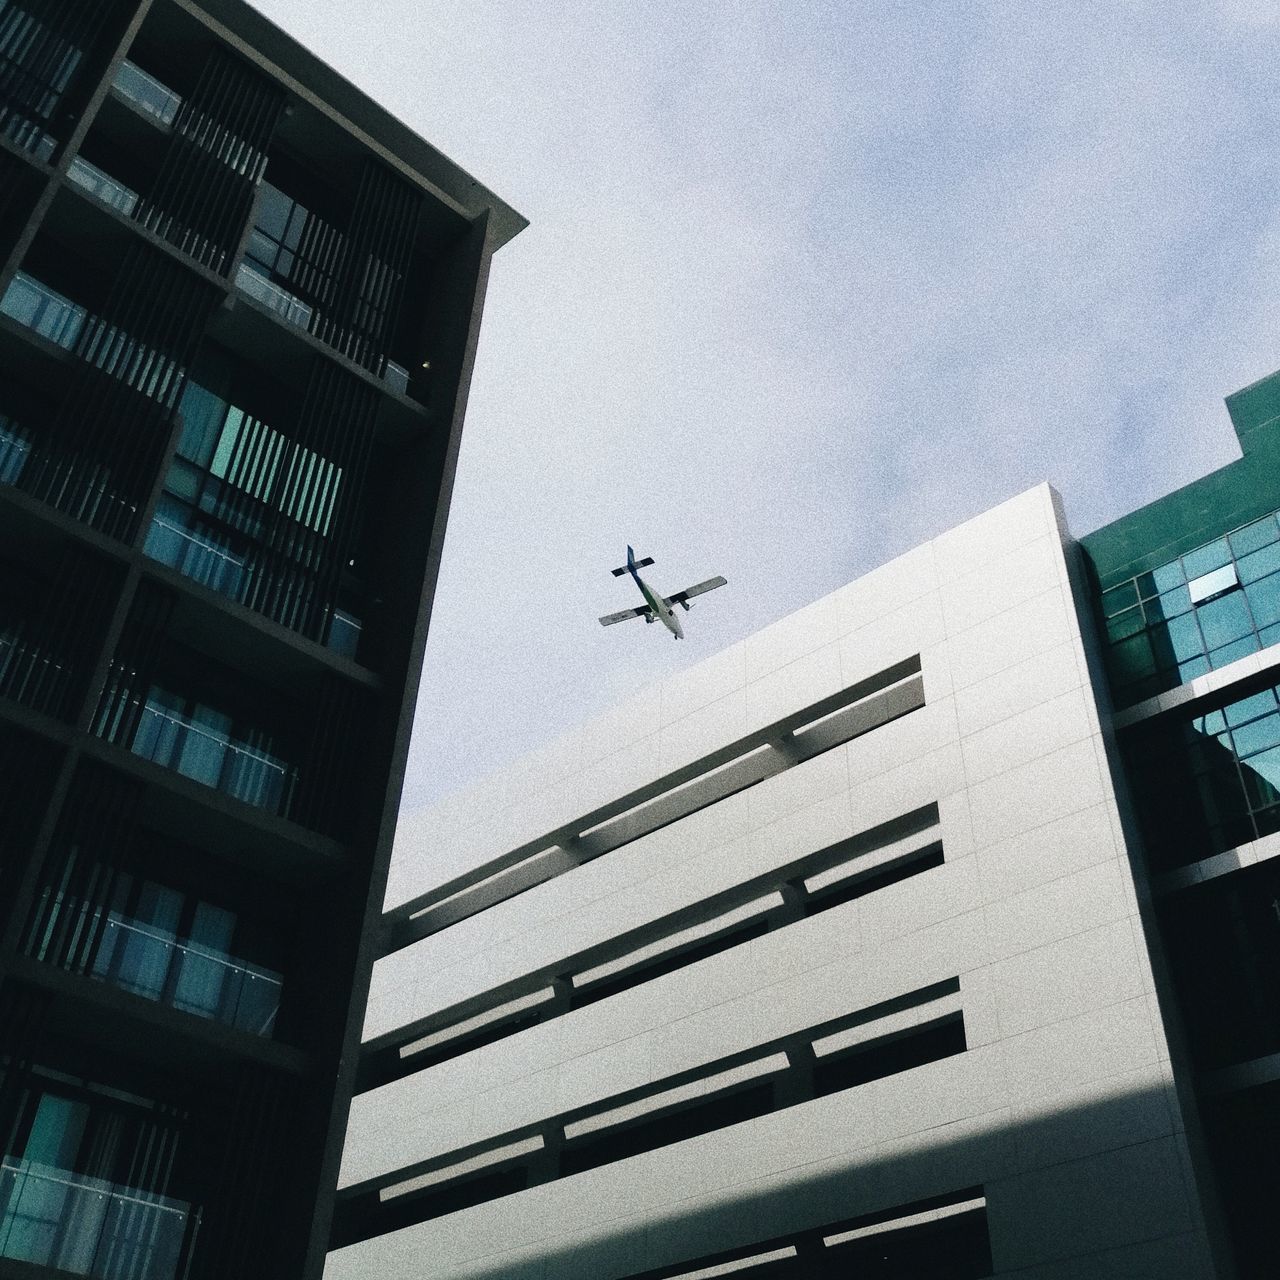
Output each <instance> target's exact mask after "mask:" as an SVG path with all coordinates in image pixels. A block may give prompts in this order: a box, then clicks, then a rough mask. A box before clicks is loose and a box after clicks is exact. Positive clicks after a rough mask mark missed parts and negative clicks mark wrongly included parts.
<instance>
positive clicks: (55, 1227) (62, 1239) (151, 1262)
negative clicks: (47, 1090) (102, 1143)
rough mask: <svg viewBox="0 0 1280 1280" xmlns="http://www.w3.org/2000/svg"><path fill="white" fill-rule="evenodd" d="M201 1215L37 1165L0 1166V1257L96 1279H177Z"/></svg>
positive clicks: (143, 1193) (16, 1162)
mask: <svg viewBox="0 0 1280 1280" xmlns="http://www.w3.org/2000/svg"><path fill="white" fill-rule="evenodd" d="M199 1223H200V1213H199V1210H193V1209H192V1207H191V1206H190V1205H189V1204H185V1203H183V1202H182V1201H179V1200H172V1199H169V1198H167V1197H165V1196H160V1195H155V1194H152V1193H150V1192H147V1191H140V1190H136V1189H134V1188H130V1187H125V1186H121V1185H119V1184H116V1183H112V1182H107V1181H105V1180H103V1179H101V1178H90V1177H86V1176H84V1175H82V1174H78V1173H71V1172H68V1171H66V1170H64V1169H58V1168H56V1167H53V1166H50V1165H45V1164H40V1163H37V1162H35V1161H28V1160H14V1159H12V1158H6V1159H5V1160H4V1162H3V1163H2V1164H0V1257H3V1258H11V1259H13V1260H15V1261H18V1262H25V1263H29V1264H31V1265H33V1266H37V1267H50V1268H54V1269H56V1270H57V1272H58V1273H59V1274H62V1273H70V1274H72V1275H78V1276H92V1277H95V1278H96V1280H177V1278H178V1277H179V1276H180V1275H181V1274H185V1272H186V1269H187V1264H188V1262H189V1260H190V1257H191V1255H192V1252H193V1250H194V1247H195V1241H196V1233H197V1229H198V1227H199Z"/></svg>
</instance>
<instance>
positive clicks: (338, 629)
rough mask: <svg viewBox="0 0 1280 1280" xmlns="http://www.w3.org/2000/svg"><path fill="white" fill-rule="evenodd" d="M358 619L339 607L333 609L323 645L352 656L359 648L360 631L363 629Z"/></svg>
mask: <svg viewBox="0 0 1280 1280" xmlns="http://www.w3.org/2000/svg"><path fill="white" fill-rule="evenodd" d="M363 629H364V628H363V624H362V623H361V621H360V619H359V618H357V617H354V616H353V615H352V614H349V613H346V612H344V611H343V610H341V609H335V610H334V611H333V616H332V617H331V618H330V620H329V634H328V636H327V638H326V639H325V646H326V647H327V648H329V649H332V650H333V651H334V653H340V654H342V655H343V656H344V657H347V658H354V657H355V656H356V651H357V650H358V649H359V648H360V632H361V631H362V630H363Z"/></svg>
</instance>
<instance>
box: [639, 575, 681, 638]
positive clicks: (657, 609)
mask: <svg viewBox="0 0 1280 1280" xmlns="http://www.w3.org/2000/svg"><path fill="white" fill-rule="evenodd" d="M628 572H629V573H630V574H631V576H632V577H633V578H634V579H635V580H636V586H637V587H639V588H640V594H641V595H642V596H644V601H645V604H647V605H648V606H649V608H650V609H652V610H653V616H654V617H655V618H657V619H658V621H659V622H661V623H662V625H663V626H664V627H666V629H667V630H668V631H670V632H671V634H672V635H673V636H675V638H676V639H677V640H683V639H684V628H683V627H681V625H680V619H679V618H677V617H676V615H675V610H674V609H672V608H671V606H670V605H666V604H663V603H662V597H661V596H660V595H658V593H657V592H656V591H654V590H653V588H652V587H650V586H649V584H648V583H647V582H646V581H645V580H644V579H643V578H642V577H641V576H640V574H639V572H638V571H637V570H635V569H629V570H628Z"/></svg>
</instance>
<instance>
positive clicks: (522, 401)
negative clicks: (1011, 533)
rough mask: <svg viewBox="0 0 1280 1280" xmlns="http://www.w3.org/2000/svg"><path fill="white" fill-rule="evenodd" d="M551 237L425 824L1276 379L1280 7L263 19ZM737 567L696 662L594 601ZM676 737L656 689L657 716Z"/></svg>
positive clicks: (487, 468)
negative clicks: (708, 662)
mask: <svg viewBox="0 0 1280 1280" xmlns="http://www.w3.org/2000/svg"><path fill="white" fill-rule="evenodd" d="M255 2H256V3H257V4H258V7H259V8H261V9H262V11H263V12H265V13H266V14H267V16H268V17H270V18H271V19H273V20H274V21H275V22H277V23H278V24H279V25H281V26H282V27H283V28H284V29H285V30H286V31H288V32H289V33H290V34H291V35H293V36H294V37H296V38H297V39H298V40H300V41H301V42H302V43H304V44H305V45H307V46H308V47H309V48H310V49H312V50H313V51H314V52H315V53H316V54H317V55H318V56H320V57H321V58H323V59H324V60H325V61H327V62H329V63H330V64H331V65H332V66H334V67H335V68H336V69H337V70H338V71H340V72H341V73H342V74H344V75H345V76H347V77H348V78H349V79H351V80H352V81H354V82H355V84H357V85H358V86H359V87H360V88H361V89H363V90H364V91H365V92H366V93H368V94H370V95H371V96H372V97H373V98H375V99H377V100H378V101H379V102H380V103H382V104H383V105H384V106H385V107H387V108H388V109H389V110H390V111H391V112H393V113H394V114H395V115H397V116H399V117H400V118H401V119H403V120H404V121H406V122H407V123H408V124H409V125H410V126H411V127H412V128H413V129H415V130H416V131H417V132H419V133H421V134H422V135H423V136H424V137H425V138H427V139H428V140H429V141H430V142H432V143H433V144H434V145H435V146H437V147H438V148H440V149H441V150H442V151H443V152H444V153H445V154H446V155H448V156H450V158H451V159H453V160H454V161H455V162H456V163H457V164H459V165H460V166H461V167H462V168H464V169H466V170H467V171H468V172H470V173H471V174H472V175H473V176H474V177H475V178H477V179H478V180H479V181H480V182H482V183H483V184H484V185H486V186H488V187H489V188H490V189H491V190H493V191H494V192H496V193H497V194H498V195H500V196H501V197H502V198H503V199H504V200H506V201H507V202H508V203H509V204H511V205H513V206H514V207H515V208H516V209H518V210H519V211H520V212H521V213H523V214H524V215H525V216H526V217H527V218H528V219H529V221H530V225H529V227H528V228H527V229H526V230H525V231H523V232H521V234H520V235H519V236H517V237H516V238H515V239H514V240H513V241H511V242H510V243H509V244H508V245H507V246H505V247H504V248H503V249H502V250H501V251H500V252H499V253H498V254H497V256H496V257H495V259H494V262H493V269H492V273H491V275H490V280H489V291H488V297H487V301H486V305H485V317H484V322H483V327H482V330H481V335H480V348H479V353H478V357H477V361H476V366H475V372H474V376H473V380H472V385H471V394H470V402H469V406H468V410H467V416H466V425H465V428H464V431H463V438H462V449H461V454H460V458H459V463H458V472H457V481H456V485H455V488H454V493H453V504H452V509H451V512H450V516H449V526H448V534H447V538H446V541H445V547H444V556H443V562H442V565H441V571H440V580H439V585H438V589H437V592H436V598H435V606H434V611H433V615H432V622H431V630H430V636H429V640H428V647H427V655H426V664H425V668H424V674H423V683H422V688H421V693H420V696H419V700H418V708H417V715H416V719H415V724H414V733H413V740H412V745H411V748H410V757H409V764H408V772H407V776H406V780H405V789H404V798H403V802H402V808H401V814H402V819H403V818H409V817H412V815H413V814H415V813H417V812H420V811H422V810H424V809H426V808H428V807H430V806H431V805H432V804H434V803H435V802H436V801H438V800H439V799H441V798H442V797H444V796H447V795H449V794H451V793H453V792H455V791H457V790H459V789H461V788H463V787H465V786H467V785H469V784H470V783H472V782H475V781H478V780H479V779H480V778H482V777H484V776H486V775H487V774H489V773H492V772H494V771H495V770H497V769H499V768H501V767H503V766H504V765H506V764H508V763H510V762H511V761H513V760H515V759H517V758H518V757H519V756H521V755H523V754H525V753H526V752H527V751H529V750H532V749H533V748H535V747H538V746H540V745H542V744H543V743H545V742H547V741H548V740H550V739H551V738H553V737H555V736H557V735H558V734H560V733H561V732H564V731H565V730H567V729H569V728H571V727H572V726H574V725H575V724H577V723H579V722H581V721H582V720H584V719H588V718H590V717H591V716H593V715H595V714H598V713H599V712H601V711H603V710H604V709H606V708H607V707H608V706H610V705H611V704H612V703H614V702H616V701H618V700H619V699H621V698H623V697H626V696H628V695H630V694H632V693H635V692H637V691H638V690H640V689H642V688H644V687H645V686H648V685H650V684H652V683H654V682H656V681H658V680H659V679H661V678H662V677H663V676H664V675H666V674H668V673H670V672H672V671H675V670H678V669H680V668H682V667H685V666H688V665H691V664H692V663H694V662H697V661H699V660H700V659H702V658H704V657H706V656H708V655H710V654H712V653H714V652H717V651H718V650H720V649H722V648H724V647H725V646H727V645H729V644H732V643H734V642H735V641H737V640H740V639H741V638H743V637H744V636H746V635H749V634H750V633H752V632H753V631H756V630H758V629H759V628H760V627H762V626H764V625H766V624H768V623H769V622H772V621H773V620H775V619H777V618H779V617H781V616H783V615H784V614H787V613H790V612H792V611H793V610H795V609H797V608H800V607H801V606H803V605H805V604H807V603H809V602H811V601H812V600H815V599H817V598H819V597H820V596H823V595H825V594H827V593H828V592H830V591H833V590H835V589H836V588H838V587H840V586H842V585H843V584H844V583H846V582H848V581H850V580H852V579H854V578H856V577H858V576H860V575H861V574H863V573H865V572H867V571H868V570H870V569H872V568H874V567H876V566H877V565H879V564H882V563H884V562H885V561H887V560H890V559H892V558H893V557H894V556H895V555H898V554H901V553H902V552H904V551H907V550H909V549H910V548H911V547H913V546H915V545H917V544H918V543H920V542H922V541H924V540H926V539H928V538H931V537H933V536H935V535H937V534H938V533H940V532H942V531H943V530H945V529H948V528H950V527H952V526H953V525H955V524H958V523H960V522H961V521H963V520H966V519H968V518H969V517H971V516H973V515H976V514H977V513H978V512H980V511H983V510H985V509H987V508H988V507H991V506H994V505H995V504H997V503H999V502H1001V501H1003V500H1004V499H1006V498H1008V497H1011V496H1012V495H1014V494H1015V493H1019V492H1021V491H1022V490H1024V489H1026V488H1029V487H1030V486H1032V485H1034V484H1038V483H1039V482H1041V481H1042V480H1046V479H1047V480H1049V481H1050V482H1051V483H1053V484H1054V486H1055V487H1056V488H1057V489H1058V490H1059V492H1060V493H1061V494H1062V495H1063V498H1064V501H1065V504H1066V510H1067V515H1068V519H1069V521H1070V524H1071V528H1072V531H1073V532H1074V533H1076V534H1077V535H1080V534H1083V533H1086V532H1089V531H1090V530H1092V529H1094V528H1096V527H1097V526H1099V525H1101V524H1105V523H1107V522H1108V521H1109V520H1112V519H1114V518H1116V517H1117V516H1119V515H1121V514H1123V513H1125V512H1126V511H1129V510H1132V509H1133V508H1134V507H1137V506H1140V505H1142V504H1143V503H1145V502H1149V501H1151V500H1153V499H1154V498H1157V497H1159V496H1160V495H1162V494H1164V493H1166V492H1168V491H1169V490H1171V489H1174V488H1176V487H1178V486H1179V485H1182V484H1185V483H1187V482H1188V481H1190V480H1192V479H1194V478H1195V477H1197V476H1199V475H1201V474H1203V473H1204V472H1206V471H1208V470H1211V469H1213V468H1214V467H1217V466H1221V465H1223V464H1224V463H1226V462H1228V461H1230V460H1231V459H1232V458H1234V457H1235V456H1237V452H1238V451H1237V449H1236V446H1235V437H1234V435H1233V433H1232V431H1231V428H1230V423H1229V420H1228V418H1227V414H1226V410H1225V408H1224V406H1223V403H1222V401H1223V397H1225V396H1226V395H1228V394H1229V393H1230V392H1232V391H1234V390H1237V389H1239V388H1240V387H1243V386H1246V385H1247V384H1249V383H1251V382H1253V381H1255V380H1256V379H1258V378H1260V377H1263V376H1265V375H1266V374H1268V373H1270V372H1272V371H1274V370H1275V369H1276V368H1278V367H1280V332H1277V326H1276V315H1277V306H1278V303H1280V200H1278V199H1277V196H1278V194H1280V146H1277V142H1276V139H1277V138H1280V92H1278V91H1277V83H1276V77H1275V68H1276V66H1277V65H1278V64H1280V0H1158V2H1155V3H1146V2H1145V0H1124V2H1123V3H1116V0H1106V2H1105V3H1097V4H1095V3H1089V2H1088V0H1078V2H1077V0H1064V2H1059V3H1043V0H1022V2H1015V0H1003V2H1000V0H947V2H945V3H944V2H942V0H936V2H932V3H931V2H930V0H821V2H818V0H785V2H782V0H775V2H774V3H762V2H758V0H733V2H732V3H730V2H729V0H682V2H681V3H673V2H671V0H645V3H636V0H616V2H615V0H578V2H577V3H565V2H564V0H365V2H364V3H363V4H361V5H352V4H351V3H350V2H349V0H305V3H304V2H303V0H255ZM628 542H629V543H631V544H632V545H634V546H635V548H636V553H637V555H647V556H652V557H653V558H654V559H655V561H656V564H655V566H654V568H653V569H652V570H649V571H647V573H646V576H648V577H649V578H650V580H651V581H652V582H653V584H654V585H655V586H657V587H658V588H659V589H661V590H663V591H664V593H667V594H669V593H670V592H671V591H673V590H675V589H677V588H679V587H683V586H686V585H689V584H690V583H692V582H696V581H699V580H700V579H702V578H705V577H709V576H711V575H712V574H715V573H721V574H724V576H725V577H726V578H728V580H729V586H727V587H726V588H724V589H722V590H720V591H718V592H716V593H714V594H712V595H709V596H707V597H706V598H705V600H703V601H699V602H696V603H695V606H694V609H693V611H692V612H691V613H690V614H688V615H687V616H685V618H684V621H685V623H686V627H687V635H688V639H687V640H686V641H684V642H676V641H674V640H673V639H672V637H671V636H670V635H669V634H668V633H666V632H665V631H664V630H662V629H660V628H658V627H656V626H655V627H646V626H643V625H642V624H640V623H633V624H626V625H623V626H618V627H610V628H608V629H604V628H601V627H600V626H599V625H598V623H597V621H596V618H597V617H598V616H599V615H600V614H604V613H608V612H613V611H615V610H618V609H623V608H627V607H629V606H631V605H633V604H635V603H637V602H638V600H639V597H638V595H637V594H636V593H635V591H634V587H631V586H630V585H629V584H628V583H627V581H626V580H625V579H615V578H613V577H611V576H610V575H609V570H610V569H612V568H613V567H615V566H616V565H619V564H621V563H622V562H623V560H624V559H625V555H626V544H627V543H628ZM654 710H655V714H656V713H657V707H656V705H655V708H654Z"/></svg>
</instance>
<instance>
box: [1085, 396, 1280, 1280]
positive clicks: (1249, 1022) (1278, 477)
mask: <svg viewBox="0 0 1280 1280" xmlns="http://www.w3.org/2000/svg"><path fill="white" fill-rule="evenodd" d="M1227 407H1228V409H1229V410H1230V413H1231V418H1232V422H1233V423H1234V424H1235V428H1236V434H1237V436H1238V437H1239V441H1240V447H1241V450H1242V455H1243V456H1242V457H1241V458H1239V459H1238V460H1237V461H1236V462H1233V463H1231V464H1230V465H1229V466H1226V467H1223V468H1221V469H1220V470H1218V471H1215V472H1213V473H1212V474H1210V475H1208V476H1205V477H1204V478H1203V479H1201V480H1198V481H1196V482H1195V483H1193V484H1190V485H1188V486H1186V488H1184V489H1180V490H1178V491H1177V492H1176V493H1172V494H1170V495H1169V496H1168V497H1166V498H1162V499H1161V500H1160V501H1158V502H1154V503H1152V504H1151V505H1150V506H1147V507H1143V508H1142V509H1140V510H1138V511H1135V512H1133V513H1132V514H1130V515H1128V516H1125V517H1124V518H1123V519H1121V520H1117V521H1116V522H1115V523H1114V524H1111V525H1108V526H1107V527H1106V528H1103V529H1099V530H1098V532H1097V533H1094V534H1090V535H1089V536H1088V537H1086V538H1084V539H1083V540H1082V545H1083V548H1084V552H1085V556H1086V560H1087V562H1088V564H1089V567H1090V571H1091V575H1092V578H1093V583H1094V587H1095V590H1097V591H1098V593H1099V594H1098V598H1097V600H1096V617H1097V618H1098V626H1099V629H1100V633H1101V635H1102V637H1103V641H1104V644H1105V649H1106V657H1107V668H1108V672H1109V675H1110V685H1111V689H1112V690H1113V691H1114V701H1115V707H1116V712H1115V715H1114V718H1113V724H1114V725H1115V726H1116V729H1117V733H1118V740H1119V745H1120V750H1121V753H1122V757H1123V762H1124V771H1125V774H1126V776H1127V779H1128V782H1129V787H1130V792H1131V795H1132V799H1133V805H1134V809H1135V811H1136V813H1135V816H1136V819H1137V823H1136V825H1137V831H1136V832H1135V833H1134V835H1133V836H1132V837H1131V844H1132V846H1133V848H1134V849H1135V858H1136V860H1137V862H1138V864H1139V865H1140V867H1141V868H1142V871H1143V872H1144V873H1145V874H1146V875H1147V876H1149V877H1150V884H1151V886H1152V889H1153V890H1154V901H1155V906H1154V928H1152V926H1151V924H1149V926H1148V927H1149V935H1148V936H1149V938H1150V939H1151V942H1152V946H1153V950H1155V951H1156V952H1157V953H1163V956H1164V959H1165V963H1166V964H1167V966H1168V976H1167V979H1166V984H1167V986H1168V987H1169V988H1170V989H1171V990H1172V992H1173V993H1174V994H1173V1000H1172V1001H1171V1002H1170V1003H1172V1005H1173V1006H1174V1008H1176V1010H1177V1017H1176V1018H1175V1019H1174V1023H1173V1025H1174V1031H1175V1034H1176V1035H1177V1037H1178V1038H1179V1039H1180V1041H1181V1042H1182V1045H1183V1047H1182V1051H1181V1053H1180V1055H1179V1059H1178V1062H1179V1068H1180V1071H1179V1083H1180V1084H1181V1085H1182V1086H1183V1087H1184V1088H1185V1089H1186V1090H1187V1091H1188V1092H1189V1093H1192V1094H1194V1095H1195V1096H1196V1097H1197V1098H1198V1100H1199V1110H1200V1113H1201V1115H1202V1117H1203V1127H1204V1134H1205V1139H1206V1144H1207V1147H1206V1153H1205V1167H1206V1168H1208V1169H1209V1170H1211V1172H1212V1178H1213V1180H1214V1181H1215V1182H1216V1184H1217V1187H1218V1191H1219V1201H1220V1203H1221V1205H1222V1210H1223V1213H1224V1215H1225V1218H1226V1223H1227V1226H1228V1229H1229V1236H1230V1239H1231V1241H1232V1243H1233V1246H1234V1250H1235V1254H1236V1257H1237V1259H1238V1266H1239V1274H1240V1275H1241V1276H1244V1277H1248V1278H1250V1280H1251V1278H1252V1277H1255V1276H1269V1275H1271V1274H1272V1273H1273V1272H1274V1270H1275V1257H1276V1249H1275V1243H1274V1240H1273V1239H1272V1235H1271V1223H1270V1208H1271V1204H1272V1201H1273V1199H1274V1192H1275V1188H1276V1187H1277V1186H1280V1155H1278V1154H1277V1152H1278V1151H1280V862H1275V861H1272V859H1274V858H1275V857H1276V855H1277V854H1280V834H1277V833H1280V706H1278V705H1277V689H1278V687H1280V526H1277V522H1276V514H1275V513H1276V510H1277V508H1280V375H1273V376H1272V377H1270V378H1266V379H1264V380H1263V381H1261V382H1259V383H1256V384H1255V385H1254V386H1252V387H1248V388H1246V389H1245V390H1243V391H1240V392H1238V393H1236V394H1235V395H1233V396H1231V397H1229V398H1228V400H1227Z"/></svg>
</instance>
